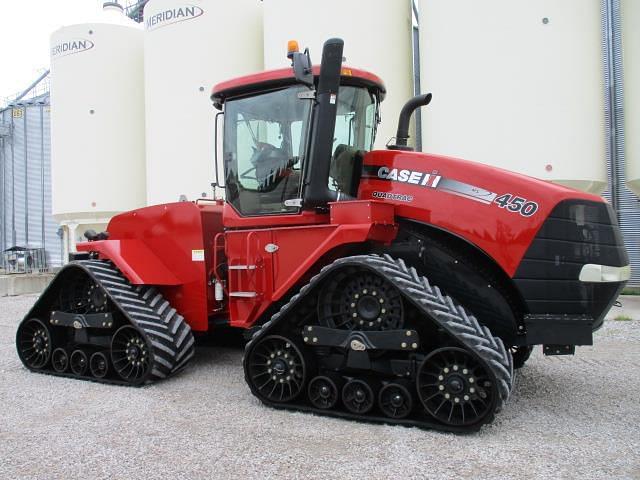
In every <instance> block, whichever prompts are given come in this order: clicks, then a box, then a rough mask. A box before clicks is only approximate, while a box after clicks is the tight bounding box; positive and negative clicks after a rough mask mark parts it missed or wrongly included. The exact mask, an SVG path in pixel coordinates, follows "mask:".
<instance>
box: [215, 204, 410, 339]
mask: <svg viewBox="0 0 640 480" xmlns="http://www.w3.org/2000/svg"><path fill="white" fill-rule="evenodd" d="M307 216H308V214H307V213H302V214H297V215H283V216H270V217H268V218H269V220H270V222H269V223H270V225H272V227H271V228H268V229H262V228H259V225H260V224H261V222H262V221H263V220H264V218H260V217H255V218H252V217H249V218H245V219H244V220H245V221H246V223H247V225H246V227H247V229H242V230H227V231H226V232H225V240H226V256H227V260H228V264H229V267H230V270H229V283H228V290H229V293H230V295H231V296H230V299H229V313H230V319H231V325H232V326H236V327H243V328H248V327H250V326H251V325H253V324H254V323H255V322H256V321H257V320H258V319H259V318H260V316H261V315H262V314H263V313H264V312H265V311H266V310H267V309H268V308H269V307H270V306H271V305H272V303H273V302H275V301H278V300H280V299H281V298H282V297H283V296H284V295H285V294H286V293H287V292H288V291H289V290H290V289H291V287H293V286H294V285H295V284H296V283H298V282H299V281H300V280H301V279H303V278H306V277H308V276H309V274H310V272H312V267H314V266H315V265H316V264H317V262H318V260H319V259H320V258H321V257H322V256H323V255H326V254H327V253H329V252H331V251H333V250H334V249H336V248H337V247H341V246H345V245H348V244H358V243H362V242H365V241H367V240H375V241H378V242H383V243H385V242H386V243H388V242H390V241H392V240H393V239H394V238H395V236H396V234H397V228H396V225H395V224H394V207H393V206H392V205H389V204H384V203H381V202H376V201H365V202H349V203H334V204H331V205H330V216H329V218H327V215H321V216H319V217H321V218H322V219H325V220H328V222H327V223H325V224H322V225H304V224H303V223H304V222H305V218H306V217H307ZM252 220H253V222H255V223H256V226H252V225H251V223H253V222H252ZM237 221H238V218H237V213H235V211H234V210H233V208H232V207H231V206H227V207H226V208H225V217H224V223H225V226H227V225H228V224H227V222H229V223H231V224H235V223H236V222H237ZM292 223H298V224H299V225H294V226H291V224H292ZM256 227H258V228H256ZM233 267H236V268H238V269H234V268H233ZM234 292H245V293H255V296H245V297H234V296H233V293H234Z"/></svg>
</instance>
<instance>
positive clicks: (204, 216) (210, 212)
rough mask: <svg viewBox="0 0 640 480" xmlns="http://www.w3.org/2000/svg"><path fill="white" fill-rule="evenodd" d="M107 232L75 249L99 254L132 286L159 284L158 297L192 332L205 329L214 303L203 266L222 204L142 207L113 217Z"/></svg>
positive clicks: (209, 258) (219, 222)
mask: <svg viewBox="0 0 640 480" xmlns="http://www.w3.org/2000/svg"><path fill="white" fill-rule="evenodd" d="M107 231H108V232H109V235H110V238H109V240H104V241H101V242H85V243H80V244H78V250H79V251H97V252H99V254H100V257H101V258H108V259H110V260H112V261H113V262H114V263H115V264H116V265H117V266H118V268H119V269H120V270H122V272H123V273H124V274H125V275H126V276H127V278H128V279H129V280H130V281H131V282H132V283H134V284H151V285H161V286H160V287H159V288H160V290H161V291H162V294H163V295H165V297H166V298H167V299H168V300H169V302H170V303H171V305H172V306H173V307H174V308H175V309H176V310H178V312H180V314H182V315H183V316H184V317H185V319H186V320H187V322H188V323H189V325H190V326H191V328H193V329H194V330H196V331H206V330H207V329H208V317H209V314H210V312H211V309H212V308H213V306H214V305H213V304H212V303H211V298H212V297H211V293H210V292H209V290H210V287H209V286H208V284H207V265H211V263H212V260H213V259H212V252H213V249H212V245H213V238H214V236H215V235H214V233H215V232H216V231H222V205H221V204H212V203H207V204H200V205H197V204H194V203H190V202H180V203H170V204H166V205H156V206H152V207H147V208H141V209H138V210H133V211H131V212H126V213H122V214H120V215H117V216H115V217H113V218H112V219H111V221H110V222H109V225H108V227H107ZM139 255H140V256H139ZM138 256H139V257H138Z"/></svg>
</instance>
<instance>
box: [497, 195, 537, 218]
mask: <svg viewBox="0 0 640 480" xmlns="http://www.w3.org/2000/svg"><path fill="white" fill-rule="evenodd" d="M493 203H495V204H496V205H498V206H499V207H500V208H506V209H507V210H508V211H510V212H513V213H519V214H520V215H522V216H523V217H530V216H532V215H534V214H535V213H536V212H537V211H538V204H537V203H536V202H532V201H530V200H527V199H526V198H522V197H518V196H517V195H512V194H510V193H505V194H504V195H499V196H497V197H496V198H495V199H494V200H493Z"/></svg>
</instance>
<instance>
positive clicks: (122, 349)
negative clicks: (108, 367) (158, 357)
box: [111, 325, 152, 385]
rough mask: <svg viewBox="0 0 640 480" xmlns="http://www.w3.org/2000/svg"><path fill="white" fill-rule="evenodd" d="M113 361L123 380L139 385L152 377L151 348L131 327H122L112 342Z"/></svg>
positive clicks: (138, 332) (140, 334) (136, 330)
mask: <svg viewBox="0 0 640 480" xmlns="http://www.w3.org/2000/svg"><path fill="white" fill-rule="evenodd" d="M111 361H112V362H113V366H114V368H115V369H116V372H118V375H119V376H120V378H122V379H123V380H125V381H127V382H129V383H131V384H134V385H137V384H140V383H143V382H145V381H146V380H147V379H148V378H149V377H150V375H151V367H152V365H151V347H150V346H149V344H148V343H147V341H146V340H145V338H144V337H143V336H142V333H140V331H139V330H138V329H137V328H135V327H132V326H131V325H125V326H124V327H120V328H119V329H118V331H117V332H116V333H115V334H114V335H113V339H112V340H111Z"/></svg>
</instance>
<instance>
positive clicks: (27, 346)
mask: <svg viewBox="0 0 640 480" xmlns="http://www.w3.org/2000/svg"><path fill="white" fill-rule="evenodd" d="M16 336H17V339H16V343H17V344H18V356H19V357H20V360H22V363H24V364H25V365H26V366H27V367H29V368H32V369H34V370H38V369H41V368H43V367H45V366H46V365H47V363H49V359H50V358H51V351H52V350H53V348H52V347H51V332H50V331H49V328H48V327H47V326H46V325H45V324H44V323H43V322H41V321H40V320H38V319H37V318H31V319H29V320H27V321H26V322H24V323H22V324H21V325H20V327H18V333H17V335H16Z"/></svg>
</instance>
